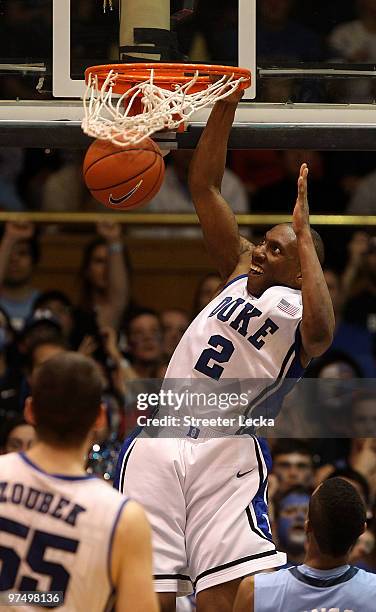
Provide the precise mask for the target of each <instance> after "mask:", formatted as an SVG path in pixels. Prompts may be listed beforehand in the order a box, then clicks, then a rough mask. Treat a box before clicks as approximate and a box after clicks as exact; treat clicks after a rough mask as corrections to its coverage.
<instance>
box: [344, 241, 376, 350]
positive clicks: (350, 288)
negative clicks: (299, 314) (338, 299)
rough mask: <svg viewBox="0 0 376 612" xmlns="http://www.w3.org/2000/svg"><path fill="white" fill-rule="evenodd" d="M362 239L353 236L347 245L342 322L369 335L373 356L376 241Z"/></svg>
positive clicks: (375, 305)
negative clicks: (356, 327) (355, 326)
mask: <svg viewBox="0 0 376 612" xmlns="http://www.w3.org/2000/svg"><path fill="white" fill-rule="evenodd" d="M361 241H363V239H362V238H361V236H359V234H357V233H356V234H355V235H354V236H353V239H352V240H351V242H350V245H349V250H350V258H349V261H348V263H347V267H346V270H345V273H344V290H345V295H346V296H348V299H347V302H346V304H345V306H344V309H343V318H344V320H345V321H348V322H349V323H352V324H355V325H359V326H361V327H362V328H363V329H365V330H368V332H369V333H370V334H371V335H372V340H373V353H374V355H376V237H372V238H368V240H367V241H364V242H365V243H364V242H363V244H362V246H358V245H357V242H361Z"/></svg>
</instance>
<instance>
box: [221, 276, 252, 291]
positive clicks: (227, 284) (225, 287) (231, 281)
mask: <svg viewBox="0 0 376 612" xmlns="http://www.w3.org/2000/svg"><path fill="white" fill-rule="evenodd" d="M241 278H248V274H240V275H239V276H236V277H235V278H233V279H232V280H230V281H229V282H228V283H226V285H225V286H224V287H223V289H222V291H224V289H227V287H229V286H230V285H232V283H236V282H237V281H238V280H240V279H241Z"/></svg>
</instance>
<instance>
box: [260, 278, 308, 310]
mask: <svg viewBox="0 0 376 612" xmlns="http://www.w3.org/2000/svg"><path fill="white" fill-rule="evenodd" d="M263 301H267V302H269V304H270V307H271V308H274V307H275V308H278V309H279V310H280V311H281V312H282V313H285V314H288V315H291V316H296V315H300V314H301V313H302V310H303V301H302V292H301V291H300V289H291V288H290V287H285V286H283V285H274V286H273V287H269V289H266V291H264V293H263Z"/></svg>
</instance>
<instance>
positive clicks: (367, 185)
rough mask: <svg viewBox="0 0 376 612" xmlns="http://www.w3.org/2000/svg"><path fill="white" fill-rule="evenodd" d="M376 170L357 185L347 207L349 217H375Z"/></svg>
mask: <svg viewBox="0 0 376 612" xmlns="http://www.w3.org/2000/svg"><path fill="white" fill-rule="evenodd" d="M375 190H376V170H375V171H373V172H370V173H369V174H367V175H366V176H364V177H362V178H361V179H360V180H359V181H358V182H357V184H356V186H355V189H354V191H353V192H352V196H351V199H350V202H349V204H348V206H347V209H346V213H347V214H348V215H375V214H376V202H375Z"/></svg>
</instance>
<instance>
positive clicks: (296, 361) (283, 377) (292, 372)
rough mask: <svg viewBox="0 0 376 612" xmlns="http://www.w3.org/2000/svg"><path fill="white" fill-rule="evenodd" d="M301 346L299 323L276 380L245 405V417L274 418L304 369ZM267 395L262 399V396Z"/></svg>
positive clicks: (241, 430) (242, 431)
mask: <svg viewBox="0 0 376 612" xmlns="http://www.w3.org/2000/svg"><path fill="white" fill-rule="evenodd" d="M301 346H302V341H301V336H300V323H299V325H298V326H297V328H296V332H295V340H294V344H292V345H291V346H290V348H289V350H288V351H287V353H286V355H285V358H284V360H283V362H282V366H281V369H280V371H279V373H278V376H277V378H276V380H275V381H274V382H273V383H272V384H271V385H269V386H268V387H265V389H263V390H262V391H261V393H259V395H258V396H257V397H256V398H255V399H254V400H253V401H252V402H251V403H250V404H249V405H248V406H247V409H246V411H245V413H244V416H245V417H248V415H249V414H250V415H251V417H252V418H256V417H258V416H264V417H265V418H275V417H276V416H277V415H278V413H279V411H280V409H281V406H282V401H283V399H284V397H285V395H287V394H288V393H289V392H290V391H291V389H292V388H293V387H294V385H295V383H296V381H297V380H299V379H300V378H301V377H302V376H303V374H304V371H305V368H303V366H302V365H301V363H300V350H301ZM292 357H293V360H292V361H291V364H290V366H289V368H288V370H287V371H286V368H287V366H288V363H289V361H290V360H291V358H292ZM265 395H267V397H266V398H265V399H264V400H263V399H262V398H263V397H264V396H265ZM246 432H247V429H246V428H241V429H240V430H238V432H237V433H238V434H242V433H246Z"/></svg>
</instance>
